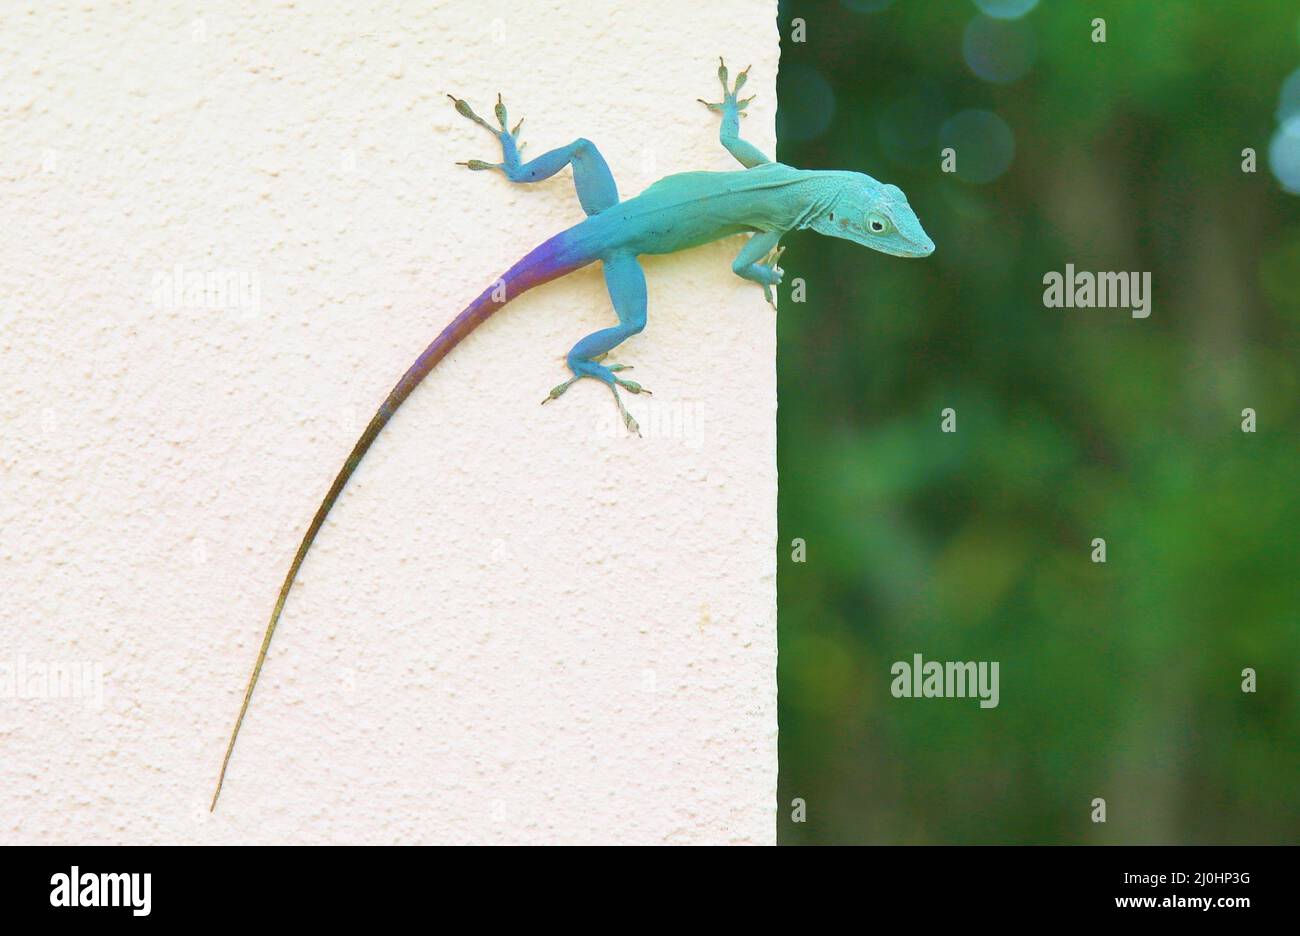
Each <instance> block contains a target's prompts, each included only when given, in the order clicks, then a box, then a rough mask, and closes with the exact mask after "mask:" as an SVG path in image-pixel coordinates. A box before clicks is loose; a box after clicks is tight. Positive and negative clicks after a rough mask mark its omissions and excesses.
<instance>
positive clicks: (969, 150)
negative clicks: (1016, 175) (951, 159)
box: [939, 110, 1016, 185]
mask: <svg viewBox="0 0 1300 936" xmlns="http://www.w3.org/2000/svg"><path fill="white" fill-rule="evenodd" d="M939 142H940V144H941V145H942V146H944V147H949V146H951V147H952V148H953V149H954V150H956V151H957V178H959V179H961V180H962V181H964V182H974V183H976V184H981V185H982V184H983V183H985V182H992V181H993V180H994V179H996V178H997V177H998V176H1000V175H1002V173H1004V172H1006V171H1007V168H1008V167H1009V166H1010V165H1011V160H1012V158H1013V157H1014V156H1015V154H1016V140H1015V135H1014V134H1012V132H1011V128H1010V127H1008V126H1007V122H1006V121H1005V120H1003V119H1002V118H1001V117H999V116H998V115H997V114H995V113H993V112H992V111H985V110H964V111H962V112H961V113H959V114H956V115H954V116H953V117H951V118H949V119H948V120H947V121H945V122H944V125H943V126H942V127H940V128H939Z"/></svg>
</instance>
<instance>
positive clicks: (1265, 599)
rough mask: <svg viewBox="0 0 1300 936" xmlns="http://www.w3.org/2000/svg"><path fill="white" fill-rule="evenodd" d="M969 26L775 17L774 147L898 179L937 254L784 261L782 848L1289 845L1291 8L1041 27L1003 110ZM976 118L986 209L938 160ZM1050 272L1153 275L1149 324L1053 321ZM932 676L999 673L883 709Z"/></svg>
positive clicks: (1295, 539) (1298, 657) (842, 247)
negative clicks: (802, 808) (980, 693)
mask: <svg viewBox="0 0 1300 936" xmlns="http://www.w3.org/2000/svg"><path fill="white" fill-rule="evenodd" d="M882 5H883V6H884V9H881V10H879V11H877V12H861V11H859V10H855V9H854V7H855V6H856V7H859V8H860V9H870V8H875V7H880V6H882ZM976 15H978V10H977V9H976V7H975V6H974V5H973V4H972V3H969V2H964V0H944V2H924V3H921V2H913V0H897V2H895V3H893V4H882V3H881V2H880V0H870V2H864V0H859V2H857V3H854V2H852V0H844V2H839V3H836V2H820V3H810V2H784V3H782V5H781V11H780V27H781V33H782V65H781V75H780V78H779V81H778V86H779V105H780V107H779V116H778V127H779V135H780V139H781V145H780V148H779V151H778V156H779V158H780V159H781V161H783V162H787V163H790V164H792V165H796V166H801V167H804V168H835V169H853V170H859V171H862V172H867V173H869V174H871V175H873V176H875V177H876V178H878V179H881V180H883V181H887V182H892V183H894V184H897V185H899V186H900V187H902V189H903V190H904V191H905V192H906V193H907V194H908V197H909V200H910V201H911V204H912V206H913V207H914V208H915V210H916V211H917V214H918V215H919V216H920V218H921V220H922V223H923V224H924V225H925V227H926V229H927V231H928V232H929V233H930V235H931V236H932V237H933V239H934V241H935V242H936V244H937V251H936V253H935V255H934V256H933V257H930V258H928V259H925V260H901V259H897V258H893V257H887V256H884V255H881V254H876V253H874V252H872V253H868V252H867V251H864V250H863V248H860V247H856V246H854V245H852V244H849V243H846V242H839V241H832V240H829V239H825V238H820V237H817V236H816V235H814V234H812V233H810V232H803V233H798V234H794V235H791V236H790V237H789V238H788V239H787V241H786V243H787V244H788V247H789V249H788V251H787V252H786V254H785V257H784V261H783V265H784V267H785V270H786V286H784V287H783V288H782V297H781V298H782V302H781V312H780V315H779V319H778V330H779V336H780V342H779V346H780V352H779V361H778V369H779V379H780V402H781V405H780V410H779V416H778V429H779V439H780V444H779V467H780V477H781V491H780V529H781V537H780V548H781V555H780V557H779V558H780V562H779V594H780V663H779V681H780V716H781V724H780V753H781V779H780V793H779V800H778V813H777V815H778V828H779V835H780V840H781V841H783V842H786V843H814V842H816V843H830V842H838V843H846V842H871V843H904V842H906V843H1246V842H1290V843H1295V842H1297V841H1300V731H1298V730H1297V725H1300V691H1298V690H1300V680H1298V678H1297V677H1298V676H1300V673H1298V670H1300V601H1298V600H1297V598H1298V596H1297V580H1298V579H1300V575H1298V572H1300V548H1298V547H1300V532H1298V531H1300V493H1298V492H1300V484H1297V468H1298V466H1300V458H1298V457H1297V456H1300V447H1298V445H1297V428H1298V427H1300V407H1298V406H1297V389H1298V384H1300V380H1298V379H1297V373H1296V370H1297V361H1298V357H1297V350H1298V349H1297V332H1296V328H1297V323H1298V321H1300V197H1298V196H1296V195H1291V194H1287V193H1286V192H1284V191H1283V190H1282V188H1281V187H1280V186H1279V185H1278V183H1277V181H1276V180H1275V178H1274V177H1273V175H1272V173H1271V172H1270V171H1269V164H1268V158H1267V153H1268V145H1269V140H1270V137H1271V136H1272V134H1273V133H1274V131H1275V129H1276V117H1275V110H1276V108H1277V102H1278V91H1279V88H1280V87H1281V84H1282V82H1283V80H1284V79H1285V78H1286V77H1287V75H1289V74H1291V73H1292V72H1293V71H1295V70H1296V69H1297V68H1300V6H1297V5H1296V4H1295V3H1294V2H1291V0H1286V2H1242V3H1233V4H1226V3H1223V4H1220V3H1182V2H1165V0H1089V2H1088V3H1086V4H1085V3H1080V2H1074V0H1045V2H1043V3H1040V4H1039V5H1038V8H1036V9H1034V10H1033V11H1032V12H1030V13H1029V14H1028V15H1027V16H1026V17H1024V19H1023V20H1021V21H1019V22H1020V23H1021V25H1022V26H1023V27H1025V28H1026V29H1025V30H1024V31H1025V33H1026V35H1028V36H1029V37H1030V39H1031V40H1032V43H1033V46H1032V49H1033V52H1032V54H1033V64H1032V67H1031V68H1030V69H1029V71H1028V73H1027V74H1025V76H1024V77H1022V78H1020V79H1018V80H1016V81H1013V82H1010V83H1007V84H993V83H990V82H988V81H984V80H981V79H980V78H979V77H978V76H977V75H976V74H975V73H974V72H973V71H972V70H971V68H970V67H968V65H967V64H966V62H965V60H964V58H963V45H962V43H963V32H964V30H965V29H966V28H967V24H968V23H969V22H970V21H971V20H972V18H974V17H975V16H976ZM795 17H799V18H802V19H803V20H804V22H805V28H806V42H803V43H798V42H792V41H791V21H792V20H793V19H794V18H795ZM1094 17H1104V18H1105V19H1106V27H1107V42H1106V43H1105V44H1104V45H1103V44H1095V43H1093V42H1092V41H1091V39H1090V33H1091V21H1092V19H1093V18H1094ZM741 64H743V63H741ZM970 108H974V109H979V110H986V111H992V112H994V113H996V114H998V115H999V116H1000V117H1001V118H1002V119H1003V120H1004V121H1005V122H1006V124H1007V125H1008V126H1009V127H1010V128H1011V131H1012V134H1013V136H1014V141H1015V153H1014V158H1013V160H1012V162H1011V164H1010V167H1009V168H1008V170H1007V171H1006V172H1005V173H1004V174H1002V175H1001V176H1000V177H999V178H997V179H996V180H994V181H992V182H990V183H988V184H972V183H970V182H965V181H962V179H960V178H959V177H957V176H954V175H951V174H945V173H943V172H941V171H940V166H939V162H940V156H939V150H940V146H941V144H940V142H939V132H940V130H939V128H940V125H941V124H942V122H943V121H944V120H946V119H947V118H948V117H950V116H952V115H953V114H955V113H957V112H959V111H962V110H966V109H970ZM1244 147H1254V148H1255V150H1256V151H1257V153H1258V171H1257V172H1256V173H1254V174H1248V173H1243V172H1242V169H1241V151H1242V149H1243V148H1244ZM960 159H961V154H960V152H959V153H958V160H959V164H960ZM1067 262H1071V263H1074V264H1075V266H1076V268H1077V269H1080V270H1093V271H1096V270H1115V271H1129V270H1136V271H1150V272H1151V274H1152V278H1153V283H1154V300H1153V310H1152V314H1151V317H1150V318H1149V319H1145V320H1137V319H1133V318H1131V317H1130V315H1129V314H1128V312H1126V311H1124V310H1118V309H1047V308H1044V306H1043V301H1042V292H1043V282H1042V278H1043V275H1044V274H1045V273H1047V272H1049V271H1053V270H1055V271H1061V270H1063V269H1064V267H1065V264H1066V263H1067ZM798 278H801V279H803V280H804V281H805V283H806V287H807V301H806V302H805V303H803V304H798V303H794V302H792V301H791V300H790V284H791V283H792V281H793V280H795V279H798ZM944 407H953V408H954V409H955V410H956V411H957V420H958V431H957V432H956V433H955V434H944V433H941V432H940V431H939V423H940V411H941V410H942V409H943V408H944ZM1246 407H1252V408H1254V409H1255V410H1256V411H1257V413H1258V431H1257V432H1256V433H1255V434H1247V433H1243V432H1242V431H1241V411H1242V410H1243V409H1244V408H1246ZM1094 537H1104V538H1105V539H1106V542H1107V558H1108V561H1107V562H1106V563H1105V564H1095V563H1093V562H1092V561H1091V560H1090V548H1091V547H1090V544H1091V541H1092V540H1093V538H1094ZM795 538H802V539H804V540H806V542H807V561H806V562H805V563H802V564H800V563H795V562H793V561H791V546H790V544H791V541H792V540H794V539H795ZM917 652H919V653H922V654H924V656H925V658H926V659H932V660H989V661H993V660H996V661H999V662H1000V664H1001V704H1000V705H999V707H998V708H996V709H992V710H984V709H980V708H979V707H978V705H977V703H976V702H975V701H972V700H942V699H935V700H924V699H923V700H909V699H895V698H893V697H892V696H891V695H890V692H889V684H890V665H891V664H892V663H893V662H894V661H896V660H910V659H911V656H912V654H913V653H917ZM1244 667H1253V668H1255V669H1256V671H1257V672H1258V680H1259V688H1258V692H1257V693H1256V694H1253V695H1248V694H1244V693H1243V692H1242V691H1241V671H1242V669H1243V668H1244ZM1098 796H1100V797H1104V798H1105V799H1106V801H1107V812H1108V821H1107V822H1106V823H1105V824H1104V825H1103V824H1095V823H1093V822H1091V821H1090V815H1089V814H1090V802H1091V800H1092V799H1093V798H1094V797H1098ZM795 797H800V798H802V799H804V800H805V801H806V803H807V821H806V822H805V823H795V822H792V821H791V801H792V800H793V799H794V798H795Z"/></svg>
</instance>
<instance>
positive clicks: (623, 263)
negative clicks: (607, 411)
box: [542, 254, 650, 435]
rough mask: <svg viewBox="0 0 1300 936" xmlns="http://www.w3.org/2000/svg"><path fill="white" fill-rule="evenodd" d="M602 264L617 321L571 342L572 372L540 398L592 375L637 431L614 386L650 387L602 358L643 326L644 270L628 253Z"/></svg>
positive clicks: (633, 389) (629, 426)
mask: <svg viewBox="0 0 1300 936" xmlns="http://www.w3.org/2000/svg"><path fill="white" fill-rule="evenodd" d="M602 265H603V266H604V269H605V285H606V286H607V287H608V289H609V298H610V300H611V302H612V303H613V305H614V311H615V312H616V313H617V314H618V324H617V325H615V326H613V327H611V328H602V329H601V330H600V331H596V332H592V333H591V334H590V335H588V336H587V337H586V338H583V339H582V340H581V341H579V342H578V343H577V344H575V345H574V346H573V349H572V350H571V351H570V352H569V355H568V364H569V370H570V371H572V373H573V376H572V377H570V378H569V379H568V380H566V381H565V382H564V383H562V384H560V385H559V386H557V387H555V388H554V389H553V390H551V392H550V394H549V395H547V397H546V399H544V400H542V402H543V403H549V402H550V401H551V400H555V399H558V398H559V397H560V396H561V395H562V394H563V393H564V392H565V391H566V390H568V389H569V387H571V386H573V385H574V384H575V383H577V382H578V381H579V380H581V379H583V378H584V377H592V378H595V379H596V380H599V381H601V382H602V383H604V384H605V385H606V386H608V387H609V389H610V391H611V392H612V393H613V394H614V402H615V403H616V404H617V405H618V412H619V415H620V416H621V417H622V419H623V425H624V426H626V427H627V429H628V431H629V432H635V433H636V434H637V435H640V434H641V430H640V427H639V426H638V425H637V421H636V420H635V419H633V418H632V414H631V413H629V412H628V411H627V407H626V406H624V405H623V398H622V397H621V396H620V395H619V392H618V390H619V387H622V388H623V389H624V390H626V391H627V392H628V393H649V392H650V391H649V390H647V389H646V388H645V387H643V386H641V385H640V384H639V383H637V382H636V381H634V380H627V379H625V378H623V377H620V376H618V375H619V373H621V372H622V371H625V370H630V369H631V368H630V367H628V366H627V365H625V364H604V363H602V362H603V361H604V360H605V358H606V357H607V356H608V354H609V352H610V351H612V350H613V349H614V348H615V347H617V346H618V345H620V344H622V343H623V342H624V341H626V340H627V339H628V338H631V337H632V336H633V335H635V334H638V333H639V332H641V330H642V329H644V328H645V324H646V287H645V273H644V272H643V271H642V269H641V264H640V263H638V262H637V259H636V257H634V256H632V255H630V254H625V255H619V256H616V257H610V258H608V259H606V260H605V261H604V262H603V264H602Z"/></svg>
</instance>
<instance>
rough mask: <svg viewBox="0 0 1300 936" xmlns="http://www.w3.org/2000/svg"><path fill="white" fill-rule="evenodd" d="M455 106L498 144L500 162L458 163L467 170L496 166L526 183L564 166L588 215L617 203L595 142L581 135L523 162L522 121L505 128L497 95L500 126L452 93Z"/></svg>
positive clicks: (505, 117) (611, 179) (512, 178)
mask: <svg viewBox="0 0 1300 936" xmlns="http://www.w3.org/2000/svg"><path fill="white" fill-rule="evenodd" d="M447 97H449V98H451V101H452V103H453V104H454V105H455V107H456V113H458V114H460V115H461V116H462V117H465V118H466V119H468V120H472V121H474V123H476V124H478V125H479V126H480V127H482V128H483V129H485V130H487V131H488V133H491V134H492V135H493V136H495V137H496V138H497V140H498V141H499V142H500V143H501V162H499V163H489V162H484V161H483V160H481V159H470V160H466V161H465V162H462V163H458V165H461V166H467V167H468V168H470V169H475V170H481V169H496V170H498V171H500V172H501V173H502V174H503V175H504V176H505V177H506V178H507V179H509V180H510V181H511V182H517V183H519V184H521V185H528V184H530V183H533V182H541V181H542V180H543V179H549V178H550V177H551V176H553V175H555V174H556V173H557V172H559V171H560V170H561V169H563V168H564V167H565V166H572V167H573V187H574V188H575V189H577V192H578V202H579V204H581V205H582V210H583V211H585V212H586V213H587V214H589V215H593V214H596V213H597V212H598V211H604V210H605V209H606V208H609V207H611V206H613V205H617V204H618V186H617V185H615V184H614V174H613V173H612V172H610V171H609V164H608V163H606V162H605V157H603V156H601V155H600V150H598V149H596V144H594V143H592V142H591V141H590V140H588V139H585V138H583V137H579V138H578V139H576V140H574V141H573V142H572V143H570V144H569V145H568V146H561V147H558V148H556V149H553V150H551V151H549V152H546V153H543V154H542V155H541V156H538V157H537V158H536V159H533V160H530V161H528V162H523V160H522V159H521V157H520V154H521V153H522V152H523V149H524V144H522V143H520V142H519V130H520V128H521V127H522V126H523V124H524V121H523V119H522V118H520V120H519V122H518V123H517V124H515V126H514V129H513V130H511V129H507V128H508V124H509V118H508V115H507V113H506V106H505V104H504V103H503V102H502V100H501V95H499V94H498V95H497V103H496V107H495V108H493V110H494V112H495V116H496V119H497V123H498V124H500V129H497V128H495V127H493V126H492V125H491V124H489V123H488V122H487V121H486V120H484V119H483V118H482V117H480V116H479V115H478V114H476V113H474V109H473V108H472V107H470V106H469V103H468V102H467V101H463V100H461V99H460V98H458V97H456V96H454V95H451V94H449V95H447Z"/></svg>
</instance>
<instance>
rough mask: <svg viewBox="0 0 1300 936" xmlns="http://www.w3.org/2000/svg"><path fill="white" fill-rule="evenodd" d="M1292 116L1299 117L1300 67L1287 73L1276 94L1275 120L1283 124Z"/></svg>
mask: <svg viewBox="0 0 1300 936" xmlns="http://www.w3.org/2000/svg"><path fill="white" fill-rule="evenodd" d="M1292 117H1300V68H1297V69H1296V70H1295V71H1293V72H1292V73H1291V74H1289V75H1287V77H1286V81H1284V82H1282V91H1281V93H1280V94H1278V96H1277V122H1278V123H1280V124H1284V123H1286V122H1287V121H1288V120H1290V119H1291V118H1292Z"/></svg>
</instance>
